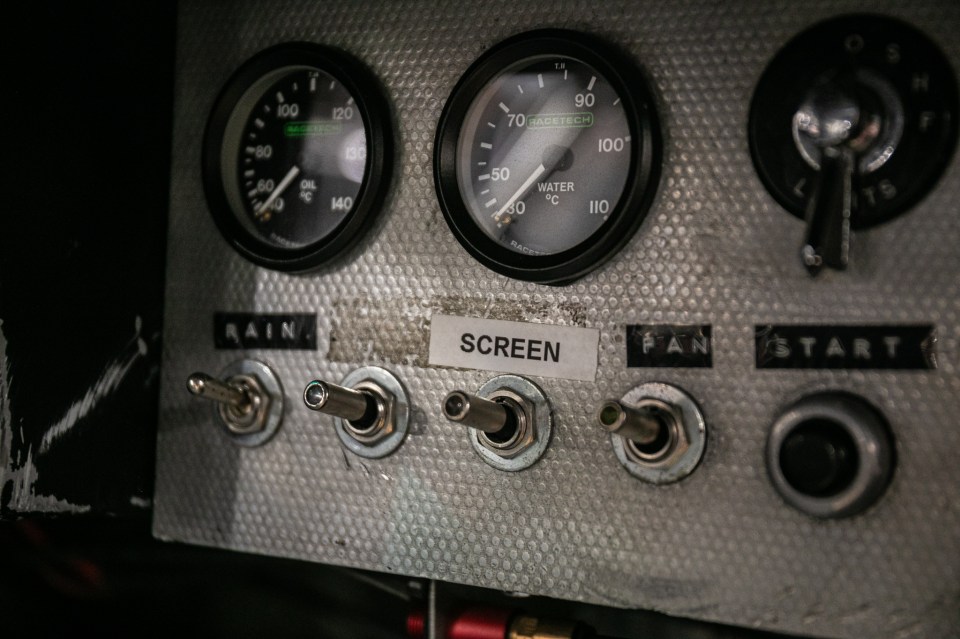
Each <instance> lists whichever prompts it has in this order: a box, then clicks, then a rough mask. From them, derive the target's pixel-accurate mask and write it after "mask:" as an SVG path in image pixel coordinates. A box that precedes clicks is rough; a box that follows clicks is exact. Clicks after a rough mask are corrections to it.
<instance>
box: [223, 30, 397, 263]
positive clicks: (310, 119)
mask: <svg viewBox="0 0 960 639" xmlns="http://www.w3.org/2000/svg"><path fill="white" fill-rule="evenodd" d="M389 148H390V138H389V109H388V107H387V104H386V100H385V99H384V98H383V96H382V93H381V92H380V90H379V87H378V85H377V84H376V82H375V80H374V79H373V77H372V76H371V75H370V74H369V72H368V71H367V70H366V69H365V68H364V67H363V66H362V65H360V63H359V62H357V61H355V60H353V59H352V58H350V57H349V56H347V55H346V54H343V53H341V52H339V51H335V50H332V49H327V48H324V47H319V46H315V45H309V44H292V45H281V46H280V47H275V48H273V49H270V50H268V51H266V52H264V53H262V54H260V55H259V56H256V57H254V58H253V59H252V60H250V61H249V62H248V63H247V64H246V65H244V66H243V67H241V69H240V70H239V71H238V72H237V73H236V74H235V75H234V77H233V78H232V79H231V80H230V82H228V84H227V87H226V88H225V89H224V91H223V93H222V94H221V96H220V98H219V99H218V101H217V104H216V106H215V107H214V111H213V114H212V115H211V119H210V123H209V124H208V127H207V135H206V139H205V150H204V180H205V186H206V191H207V197H208V201H209V203H210V206H211V211H212V212H213V215H214V220H215V221H216V222H217V226H218V227H219V228H220V230H221V231H222V232H223V234H224V235H225V236H226V237H227V239H228V240H229V241H230V243H231V244H232V245H233V246H234V248H236V249H237V250H238V251H239V252H240V253H241V254H242V255H244V256H245V257H247V258H248V259H250V260H251V261H253V262H256V263H258V264H261V265H263V266H267V267H270V268H275V269H278V270H291V271H299V270H306V269H309V268H312V267H315V266H318V265H320V264H323V263H325V262H327V261H329V260H330V259H332V258H333V257H335V256H336V255H338V254H339V253H341V252H343V250H345V249H346V248H347V247H348V246H349V245H350V244H352V243H353V242H354V241H355V240H356V239H357V238H358V235H359V232H360V230H362V228H363V226H364V225H365V223H366V222H367V221H368V220H369V218H370V217H371V215H372V214H373V213H374V212H375V211H376V209H377V208H378V206H379V204H380V202H381V201H382V197H383V194H384V190H385V187H386V185H387V182H388V177H389V175H388V173H389V172H388V166H387V163H386V159H387V157H388V156H389Z"/></svg>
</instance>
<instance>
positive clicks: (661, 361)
mask: <svg viewBox="0 0 960 639" xmlns="http://www.w3.org/2000/svg"><path fill="white" fill-rule="evenodd" d="M627 366H628V367H629V368H670V367H672V368H712V367H713V344H712V343H711V327H710V325H709V324H704V325H702V326H701V325H694V326H678V325H673V324H632V325H629V326H627Z"/></svg>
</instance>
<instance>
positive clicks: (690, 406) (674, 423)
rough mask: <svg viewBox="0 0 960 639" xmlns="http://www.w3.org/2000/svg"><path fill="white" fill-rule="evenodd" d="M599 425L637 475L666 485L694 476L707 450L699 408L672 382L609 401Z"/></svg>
mask: <svg viewBox="0 0 960 639" xmlns="http://www.w3.org/2000/svg"><path fill="white" fill-rule="evenodd" d="M596 421H597V424H599V425H600V426H601V427H602V428H603V429H604V430H605V431H606V432H608V433H610V435H611V438H610V439H611V443H612V444H613V448H614V453H615V454H616V455H617V458H618V459H619V460H620V463H621V464H623V466H624V467H625V468H626V469H627V470H628V471H629V472H630V473H631V474H632V475H634V476H635V477H639V478H640V479H643V480H644V481H648V482H650V483H653V484H667V483H671V482H675V481H678V480H680V479H683V478H684V477H686V476H687V475H689V474H690V473H692V472H693V470H694V469H695V468H696V467H697V464H698V463H699V462H700V458H701V457H702V456H703V451H704V449H705V447H706V438H707V429H706V422H705V421H704V419H703V414H702V413H701V412H700V408H699V406H697V403H696V402H695V401H694V400H693V398H692V397H690V396H689V395H688V394H687V393H686V392H684V391H683V390H681V389H679V388H677V387H676V386H671V385H670V384H661V383H648V384H641V385H640V386H637V387H635V388H633V389H631V390H630V391H629V392H628V393H627V394H626V395H624V396H623V397H622V398H621V399H608V400H606V401H605V402H603V404H601V405H600V408H599V409H598V410H597V414H596Z"/></svg>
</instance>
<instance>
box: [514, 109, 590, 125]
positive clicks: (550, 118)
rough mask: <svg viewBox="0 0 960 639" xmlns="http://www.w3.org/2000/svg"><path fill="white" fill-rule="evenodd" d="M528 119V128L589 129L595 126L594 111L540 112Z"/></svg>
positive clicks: (529, 116)
mask: <svg viewBox="0 0 960 639" xmlns="http://www.w3.org/2000/svg"><path fill="white" fill-rule="evenodd" d="M526 120H527V122H526V124H527V128H528V129H587V128H589V127H592V126H593V113H590V112H589V111H582V112H580V113H538V114H534V115H528V116H527V118H526Z"/></svg>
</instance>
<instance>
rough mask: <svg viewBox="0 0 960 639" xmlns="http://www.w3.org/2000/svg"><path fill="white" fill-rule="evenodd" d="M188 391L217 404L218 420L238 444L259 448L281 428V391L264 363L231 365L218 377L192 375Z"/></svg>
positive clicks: (247, 361)
mask: <svg viewBox="0 0 960 639" xmlns="http://www.w3.org/2000/svg"><path fill="white" fill-rule="evenodd" d="M187 390H188V391H189V392H190V393H191V394H192V395H194V396H196V397H200V398H203V399H207V400H210V401H212V402H214V403H215V404H216V412H217V416H218V418H219V421H220V422H221V424H222V425H223V426H224V427H225V428H226V430H227V432H228V433H229V434H230V435H231V436H232V437H233V438H234V439H235V440H236V441H237V443H239V444H242V445H245V446H259V445H260V444H263V443H265V442H266V441H267V440H268V439H270V437H272V436H273V434H274V433H275V432H276V430H277V429H278V428H279V427H280V422H281V421H282V418H283V391H282V388H281V386H280V380H279V379H278V378H277V376H276V374H275V373H274V372H273V370H272V369H270V367H268V366H267V365H266V364H264V363H263V362H258V361H256V360H240V361H238V362H234V363H233V364H231V365H230V366H228V367H227V368H226V369H225V370H224V371H223V373H221V375H220V377H219V378H218V377H213V376H211V375H208V374H206V373H199V372H198V373H193V374H192V375H190V377H188V378H187Z"/></svg>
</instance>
